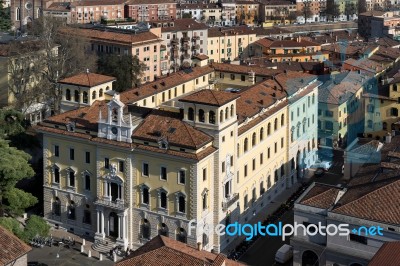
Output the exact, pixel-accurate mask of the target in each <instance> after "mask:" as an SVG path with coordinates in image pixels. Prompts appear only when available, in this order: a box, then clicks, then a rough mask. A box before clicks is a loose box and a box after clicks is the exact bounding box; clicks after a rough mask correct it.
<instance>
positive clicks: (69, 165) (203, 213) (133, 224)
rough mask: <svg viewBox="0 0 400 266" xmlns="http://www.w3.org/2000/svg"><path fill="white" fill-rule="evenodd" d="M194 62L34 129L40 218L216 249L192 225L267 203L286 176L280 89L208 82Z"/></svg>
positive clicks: (92, 232) (228, 218)
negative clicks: (234, 88)
mask: <svg viewBox="0 0 400 266" xmlns="http://www.w3.org/2000/svg"><path fill="white" fill-rule="evenodd" d="M200 65H203V66H199V67H195V68H192V69H189V70H186V71H180V72H176V73H172V74H169V75H167V76H165V77H163V78H160V79H157V80H156V81H154V82H152V83H148V84H145V85H143V86H139V87H138V88H134V89H132V90H128V91H126V92H123V93H122V94H120V95H119V94H114V95H113V97H109V96H107V97H109V98H107V99H106V100H96V101H94V102H93V103H92V104H91V105H90V106H86V107H82V108H80V109H76V110H72V111H68V112H65V113H63V114H60V115H58V116H54V117H51V118H49V119H47V120H46V121H44V122H43V123H42V124H40V126H38V127H37V129H38V131H39V132H42V133H43V136H44V142H43V143H44V145H43V147H44V202H45V204H44V206H45V207H44V216H45V218H46V219H47V220H48V221H49V222H51V223H56V224H58V225H59V226H61V227H64V228H66V229H68V230H70V231H73V232H75V233H78V234H83V235H89V236H95V238H96V239H107V242H110V243H115V241H116V243H118V244H121V245H123V246H124V247H125V248H126V247H130V248H136V247H138V246H141V245H143V244H145V243H146V242H148V241H149V240H150V239H152V238H153V237H155V236H157V235H164V236H168V237H171V238H174V239H176V240H178V241H181V242H185V243H187V244H189V245H190V246H192V247H196V246H197V243H201V247H202V249H204V250H207V251H211V250H213V251H215V252H220V251H221V250H224V249H225V248H226V247H227V246H228V245H229V244H230V243H231V241H232V240H233V239H232V238H230V237H229V236H222V237H219V236H217V235H216V234H212V233H210V232H207V231H206V230H205V229H204V224H217V223H225V222H227V223H228V222H233V221H238V222H239V223H245V222H246V221H248V220H249V219H251V217H253V215H254V213H256V212H258V211H260V210H262V209H264V208H268V203H269V202H270V201H271V200H273V198H274V197H275V196H276V195H278V194H279V193H281V192H282V191H283V190H285V189H286V187H287V186H288V183H289V182H291V181H288V180H287V179H288V178H289V175H288V169H287V165H288V161H289V159H288V154H289V150H288V149H289V141H288V139H289V135H288V134H289V133H288V132H289V123H288V121H289V120H288V115H289V113H288V110H289V109H288V99H287V94H288V93H287V92H286V91H285V89H282V88H280V87H279V88H278V87H277V88H274V86H275V85H276V84H275V83H274V81H273V80H271V79H266V80H264V81H261V82H259V83H255V84H254V85H251V86H247V87H246V88H245V89H243V90H242V91H240V92H239V93H233V92H226V91H222V90H215V89H214V82H213V80H215V78H216V77H215V70H214V69H213V68H212V67H210V66H208V65H206V59H204V60H201V61H200ZM220 72H221V70H220ZM282 75H285V74H282ZM283 79H284V78H283ZM305 80H308V79H305ZM245 84H248V83H245ZM314 85H315V84H314V83H312V84H310V85H307V84H306V83H304V87H307V86H310V88H304V92H307V93H308V92H309V91H310V90H313V88H314ZM310 92H311V91H310ZM91 93H92V91H89V95H91ZM305 95H308V94H305ZM302 96H303V92H301V93H300V94H299V95H298V96H296V97H302ZM315 97H317V95H315ZM155 107H158V109H153V108H155ZM310 130H311V131H314V130H312V129H310ZM289 179H290V178H289ZM191 219H195V220H196V223H195V224H194V226H195V227H196V228H195V229H194V228H192V231H191V232H189V231H188V230H189V227H188V223H189V221H190V220H191ZM113 239H114V240H113ZM115 239H116V240H115ZM98 245H102V244H101V243H100V242H99V243H98Z"/></svg>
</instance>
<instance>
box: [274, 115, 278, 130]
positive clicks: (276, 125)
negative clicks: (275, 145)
mask: <svg viewBox="0 0 400 266" xmlns="http://www.w3.org/2000/svg"><path fill="white" fill-rule="evenodd" d="M277 129H278V118H275V122H274V131H275V130H277Z"/></svg>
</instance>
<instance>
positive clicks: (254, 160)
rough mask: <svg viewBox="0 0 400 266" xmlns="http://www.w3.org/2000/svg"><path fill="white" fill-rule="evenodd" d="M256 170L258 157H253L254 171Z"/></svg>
mask: <svg viewBox="0 0 400 266" xmlns="http://www.w3.org/2000/svg"><path fill="white" fill-rule="evenodd" d="M254 170H256V159H253V171H254Z"/></svg>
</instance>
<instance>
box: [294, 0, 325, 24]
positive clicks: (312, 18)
mask: <svg viewBox="0 0 400 266" xmlns="http://www.w3.org/2000/svg"><path fill="white" fill-rule="evenodd" d="M296 6H297V13H298V16H297V22H298V23H313V22H319V21H326V0H322V1H307V0H296Z"/></svg>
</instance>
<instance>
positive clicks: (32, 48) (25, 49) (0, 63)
mask: <svg viewBox="0 0 400 266" xmlns="http://www.w3.org/2000/svg"><path fill="white" fill-rule="evenodd" d="M52 52H54V53H57V52H58V47H54V49H53V51H52ZM45 55H46V51H45V50H44V48H43V46H42V45H41V44H40V43H39V42H38V41H37V40H34V39H26V38H25V39H24V40H20V41H8V42H5V43H3V44H0V108H4V107H7V108H10V107H11V108H14V109H16V110H18V111H21V112H22V113H23V114H24V115H25V118H26V119H27V120H29V121H30V122H31V123H32V124H36V123H37V122H40V121H42V119H43V118H45V117H47V116H48V115H50V111H51V110H50V107H49V105H48V104H49V103H48V102H46V101H45V100H44V99H43V98H42V97H41V95H40V94H39V93H34V92H33V91H32V90H33V89H37V87H36V86H37V85H38V84H39V83H40V82H41V81H42V79H43V76H42V74H41V72H40V71H38V70H43V71H44V70H46V66H45V65H43V63H42V62H41V60H42V58H43V57H44V56H45ZM32 95H34V96H32Z"/></svg>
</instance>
